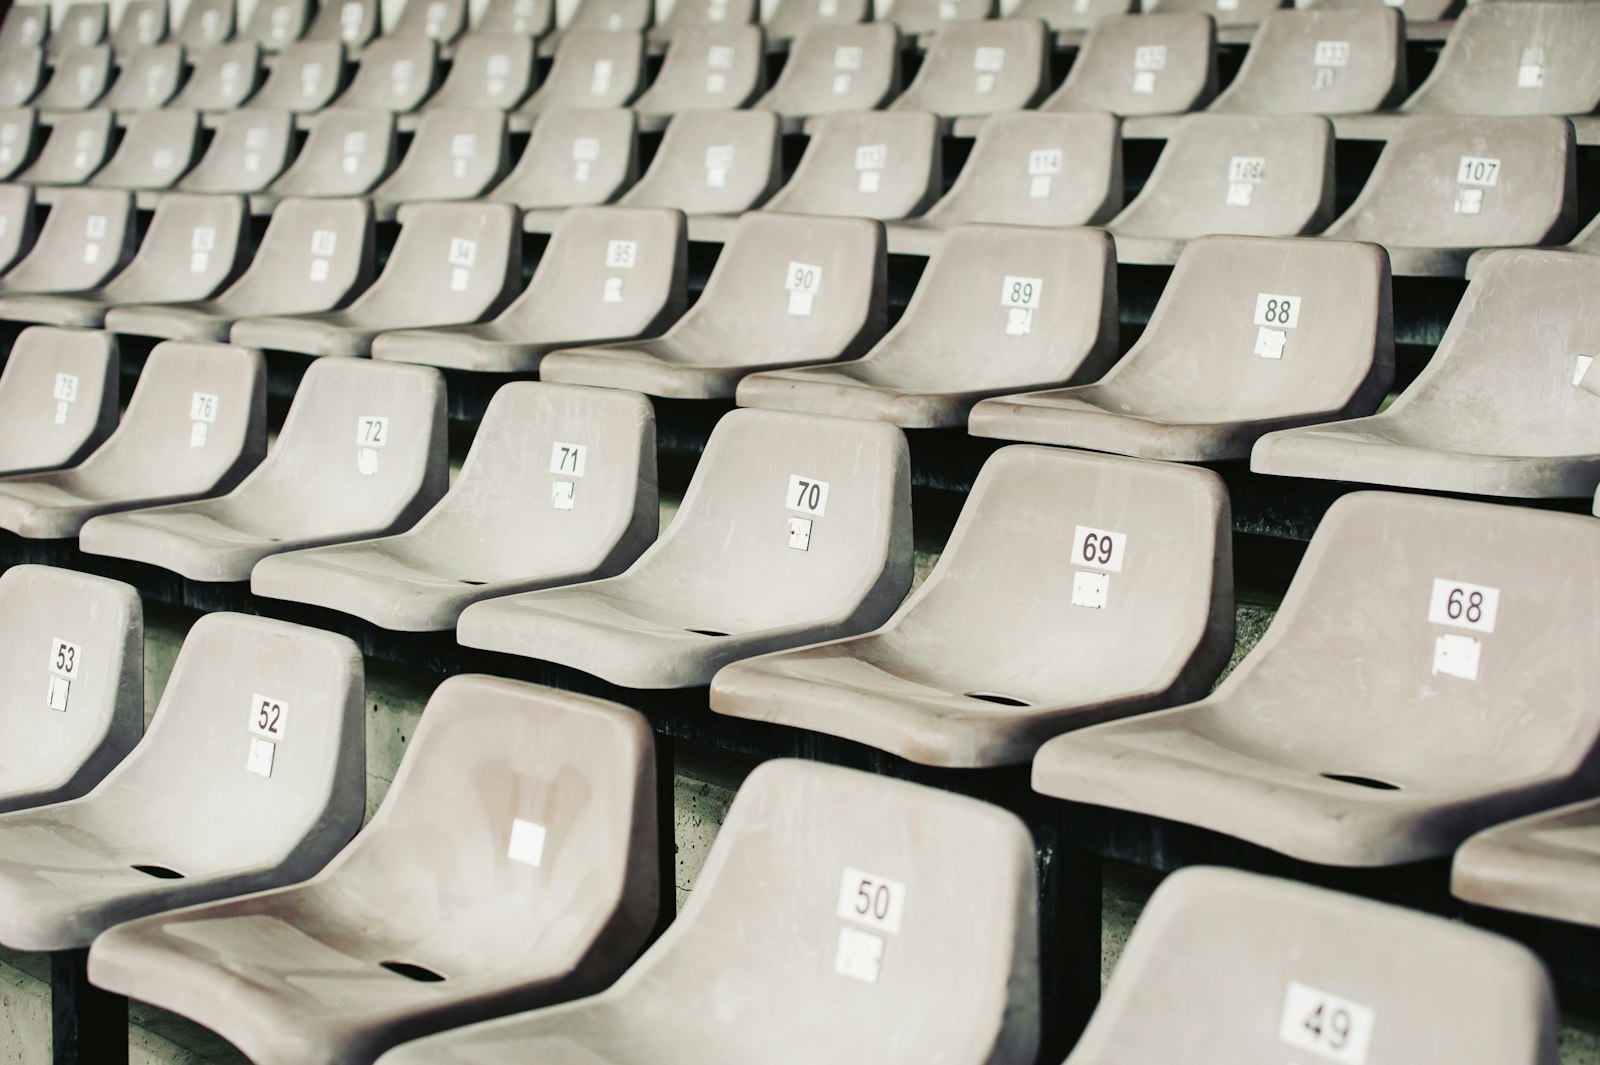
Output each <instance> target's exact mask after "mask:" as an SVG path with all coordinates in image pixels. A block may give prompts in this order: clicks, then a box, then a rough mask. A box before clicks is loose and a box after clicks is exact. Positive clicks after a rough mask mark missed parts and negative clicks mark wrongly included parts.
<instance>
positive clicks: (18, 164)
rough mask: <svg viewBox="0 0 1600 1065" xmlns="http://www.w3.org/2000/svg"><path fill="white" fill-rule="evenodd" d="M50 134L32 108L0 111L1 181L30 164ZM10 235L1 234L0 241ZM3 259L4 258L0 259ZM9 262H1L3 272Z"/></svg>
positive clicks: (0, 266)
mask: <svg viewBox="0 0 1600 1065" xmlns="http://www.w3.org/2000/svg"><path fill="white" fill-rule="evenodd" d="M48 135H49V134H48V132H41V130H40V129H39V113H38V112H37V111H35V110H34V109H33V108H31V107H22V108H17V109H15V110H0V181H6V180H8V179H10V178H11V177H12V175H14V174H16V172H17V171H19V170H21V169H22V168H23V167H24V166H26V165H27V164H28V161H29V160H30V159H32V158H33V155H34V151H35V149H37V148H38V146H39V144H40V142H41V141H42V140H43V138H44V137H46V136H48ZM7 235H8V234H6V233H4V232H0V240H3V239H4V238H5V237H6V236H7ZM0 258H3V257H0ZM7 265H9V261H0V270H3V269H4V268H5V267H6V266H7Z"/></svg>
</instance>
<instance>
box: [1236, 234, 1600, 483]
mask: <svg viewBox="0 0 1600 1065" xmlns="http://www.w3.org/2000/svg"><path fill="white" fill-rule="evenodd" d="M1597 285H1600V258H1597V257H1594V256H1585V255H1573V254H1571V253H1568V252H1561V251H1504V252H1498V253H1496V254H1494V255H1492V256H1490V257H1489V258H1487V259H1486V260H1484V263H1483V265H1482V267H1480V269H1479V270H1478V271H1477V273H1476V276H1474V277H1473V279H1472V283H1471V284H1470V285H1469V286H1468V288H1467V293H1466V295H1465V296H1464V297H1463V298H1462V301H1461V306H1460V307H1459V308H1458V309H1457V311H1456V314H1455V317H1454V318H1453V319H1452V320H1451V322H1450V328H1449V329H1448V330H1447V331H1446V332H1445V335H1444V339H1443V340H1442V341H1441V342H1440V344H1439V348H1438V350H1437V351H1436V352H1434V355H1433V358H1432V359H1431V360H1430V361H1429V362H1428V366H1427V368H1426V369H1425V370H1423V372H1422V374H1421V376H1419V377H1418V378H1417V379H1416V380H1415V381H1414V382H1412V384H1411V385H1410V387H1408V388H1407V389H1406V390H1405V391H1404V392H1403V393H1401V395H1400V397H1399V398H1398V399H1396V400H1395V401H1394V402H1393V403H1392V404H1390V405H1389V407H1388V408H1387V409H1385V410H1384V411H1383V413H1381V414H1375V415H1373V416H1371V417H1367V418H1358V419H1357V420H1355V421H1349V422H1337V423H1335V424H1332V425H1326V426H1318V427H1315V428H1311V427H1307V428H1305V429H1297V430H1291V431H1288V432H1284V433H1274V434H1272V435H1271V436H1269V437H1266V438H1265V439H1263V440H1261V441H1260V442H1258V443H1257V445H1256V448H1255V451H1254V452H1253V453H1252V456H1251V467H1252V468H1253V469H1255V470H1258V471H1260V472H1262V473H1271V474H1277V475H1280V476H1293V477H1313V478H1319V479H1324V480H1339V481H1354V482H1364V483H1368V484H1385V485H1395V486H1397V487H1403V488H1422V489H1428V490H1431V491H1436V492H1457V493H1463V494H1472V495H1496V496H1511V497H1515V498H1549V497H1555V498H1581V499H1586V498H1588V497H1589V496H1590V495H1591V494H1592V493H1593V492H1594V490H1595V486H1596V485H1597V484H1600V396H1597V395H1594V394H1593V393H1592V392H1590V391H1588V390H1586V389H1585V388H1583V387H1581V386H1580V382H1582V381H1584V380H1587V378H1588V377H1594V376H1597V374H1594V373H1586V371H1587V370H1588V369H1589V365H1590V362H1591V360H1592V358H1593V355H1592V354H1590V353H1592V352H1595V351H1600V308H1597V297H1596V292H1597V289H1596V286H1597Z"/></svg>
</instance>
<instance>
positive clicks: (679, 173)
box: [618, 111, 783, 214]
mask: <svg viewBox="0 0 1600 1065" xmlns="http://www.w3.org/2000/svg"><path fill="white" fill-rule="evenodd" d="M781 140H782V130H781V128H780V124H779V122H778V116H777V115H775V114H773V113H772V112H771V111H687V112H685V113H683V114H681V115H678V116H677V117H676V118H674V119H673V120H672V121H671V122H670V123H668V124H667V132H666V134H665V135H663V136H662V138H661V144H660V146H659V147H658V148H657V149H656V155H655V158H654V159H652V160H651V161H650V168H649V169H648V170H646V171H645V172H644V176H643V177H641V178H640V179H639V181H638V184H636V185H634V186H633V188H631V189H629V190H628V191H627V192H626V193H624V194H623V196H622V199H621V200H620V201H618V202H620V203H623V204H626V205H628V206H630V207H676V208H677V209H678V210H680V211H684V212H685V213H687V214H739V213H740V212H742V211H747V210H749V209H750V208H752V207H758V206H760V204H761V203H762V201H763V200H765V199H766V198H767V197H768V196H770V195H771V194H772V192H773V191H774V190H775V189H776V188H777V187H778V183H779V181H780V179H781V177H782V169H783V157H782V152H781V151H780V145H781Z"/></svg>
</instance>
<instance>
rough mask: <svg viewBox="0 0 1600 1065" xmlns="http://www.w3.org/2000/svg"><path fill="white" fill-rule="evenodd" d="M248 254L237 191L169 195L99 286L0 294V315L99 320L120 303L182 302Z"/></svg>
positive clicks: (206, 290) (222, 280) (231, 273)
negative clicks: (123, 259) (127, 256)
mask: <svg viewBox="0 0 1600 1065" xmlns="http://www.w3.org/2000/svg"><path fill="white" fill-rule="evenodd" d="M249 257H250V212H249V210H248V208H247V205H246V204H245V201H244V199H243V198H242V197H239V196H197V195H194V194H191V193H178V192H175V193H170V194H169V195H167V196H165V197H163V198H162V201H161V206H159V207H157V208H156V211H155V215H154V217H153V218H152V219H151V221H150V226H149V228H148V229H147V230H146V231H145V235H144V239H143V240H142V241H141V242H140V243H139V250H138V251H136V252H135V253H134V255H133V258H132V259H131V260H129V262H128V265H127V266H126V267H124V268H123V269H122V270H121V271H120V272H119V273H118V274H117V275H116V276H115V277H113V278H111V279H110V280H108V281H106V282H105V284H103V285H100V286H98V287H94V288H88V289H85V290H83V291H79V292H64V293H58V294H47V293H35V294H29V293H18V294H14V295H12V294H0V319H8V320H10V321H14V322H43V323H45V324H47V325H64V326H65V325H70V326H91V327H92V326H99V325H103V324H104V322H105V317H106V311H107V310H108V309H109V308H111V307H113V306H116V305H117V304H121V303H186V302H190V301H192V300H198V299H206V298H207V297H210V296H212V295H215V294H216V293H217V292H218V291H220V290H221V289H222V288H223V286H225V285H226V284H227V283H228V282H230V281H232V280H233V278H234V277H235V276H237V274H238V273H239V271H240V270H241V269H243V267H244V264H245V263H246V262H247V261H248V260H249Z"/></svg>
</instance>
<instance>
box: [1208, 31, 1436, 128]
mask: <svg viewBox="0 0 1600 1065" xmlns="http://www.w3.org/2000/svg"><path fill="white" fill-rule="evenodd" d="M1405 87H1406V53H1405V17H1404V16H1403V15H1401V14H1400V12H1399V11H1397V10H1395V9H1394V8H1388V7H1382V8H1374V7H1346V8H1319V9H1313V10H1305V11H1299V10H1285V11H1274V12H1272V13H1270V14H1269V15H1267V17H1266V18H1265V19H1263V20H1262V22H1261V27H1260V29H1258V30H1256V33H1255V37H1254V38H1253V39H1252V41H1251V44H1250V50H1249V52H1247V53H1246V54H1245V58H1244V64H1243V65H1242V66H1241V67H1240V68H1239V73H1238V75H1237V76H1236V77H1235V78H1234V79H1233V84H1231V85H1229V86H1228V89H1227V91H1226V92H1224V93H1223V94H1222V95H1221V96H1219V97H1217V99H1216V102H1214V103H1213V104H1212V105H1211V110H1213V111H1239V112H1244V113H1247V114H1318V115H1341V114H1362V113H1365V112H1369V111H1379V110H1383V109H1386V108H1390V107H1393V106H1394V105H1395V104H1397V103H1399V100H1400V97H1401V95H1402V94H1403V93H1404V92H1405Z"/></svg>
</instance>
